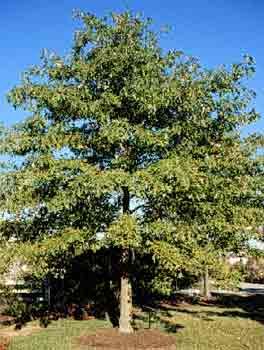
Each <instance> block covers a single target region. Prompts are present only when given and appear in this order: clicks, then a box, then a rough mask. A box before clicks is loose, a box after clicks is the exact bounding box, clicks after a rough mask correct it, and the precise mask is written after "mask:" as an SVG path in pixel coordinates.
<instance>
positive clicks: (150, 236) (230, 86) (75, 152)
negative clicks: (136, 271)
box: [0, 12, 263, 332]
mask: <svg viewBox="0 0 264 350" xmlns="http://www.w3.org/2000/svg"><path fill="white" fill-rule="evenodd" d="M77 17H78V19H80V20H81V21H82V29H81V30H79V31H77V32H76V33H75V37H74V41H73V45H72V48H71V50H70V53H69V55H68V56H66V57H61V56H59V55H56V54H53V53H49V52H46V51H45V52H44V54H43V57H42V60H41V63H40V64H39V65H38V66H34V67H32V68H30V69H29V70H28V71H27V72H26V73H25V74H24V77H23V80H22V82H21V83H20V84H19V85H18V86H15V87H14V89H12V90H11V92H10V93H9V95H8V99H9V102H10V103H11V104H12V105H13V106H14V107H15V108H23V109H24V110H25V111H27V113H28V115H29V116H28V117H27V118H25V119H24V120H23V121H22V122H21V123H18V124H16V125H15V126H13V127H11V128H10V129H8V130H3V132H2V137H1V152H2V154H8V155H11V156H13V157H19V159H20V158H21V160H20V161H15V162H14V164H13V166H12V167H11V168H10V169H8V170H7V171H5V172H3V173H2V175H1V203H0V205H1V210H2V213H3V217H2V221H1V233H2V236H3V238H5V239H6V240H7V239H9V238H11V237H12V238H15V239H16V240H17V242H18V244H17V245H15V246H16V248H17V250H16V253H17V254H20V256H23V257H24V259H25V260H27V261H29V262H30V266H32V269H33V268H34V271H35V272H37V273H38V274H42V275H45V274H46V273H54V274H61V275H63V268H61V266H63V263H65V265H66V264H67V262H68V261H70V259H71V258H72V257H75V256H78V255H81V254H83V253H84V252H89V251H91V252H92V251H96V250H98V249H100V248H104V249H105V248H107V249H111V248H113V247H115V249H117V251H119V252H120V266H119V267H118V268H120V276H121V287H122V288H123V291H125V296H124V300H125V302H124V303H123V309H122V302H121V318H120V322H121V321H122V320H121V319H122V315H123V316H124V315H126V318H127V322H124V323H123V327H121V328H122V330H123V331H125V332H126V331H130V328H129V313H130V311H129V308H127V307H126V305H125V304H126V302H127V300H128V299H131V296H129V293H130V291H129V280H130V279H131V277H133V273H132V271H133V268H132V266H133V259H132V257H133V256H135V257H137V254H138V255H140V254H143V253H145V254H148V255H150V256H151V257H152V258H153V259H154V260H155V261H156V262H157V263H158V264H159V266H160V269H161V270H160V271H167V273H175V272H176V271H181V270H184V269H186V270H194V269H197V271H198V270H200V267H199V266H200V265H203V264H205V263H208V261H207V260H210V259H211V258H210V257H211V256H213V257H214V258H215V257H216V256H219V255H221V254H224V253H225V252H227V251H229V250H234V249H241V248H242V247H244V246H245V242H248V240H249V239H250V238H252V237H254V235H255V232H256V228H257V227H258V225H259V224H261V223H263V209H262V208H263V190H262V189H263V163H262V161H263V160H261V159H260V157H258V154H257V153H256V149H257V148H258V147H260V146H261V144H262V137H261V136H257V135H252V136H250V137H248V138H246V139H243V140H242V138H241V128H242V127H243V126H246V125H248V124H250V123H252V122H254V121H255V120H257V119H258V118H259V115H258V113H257V112H256V111H255V109H253V108H251V103H252V99H253V98H254V93H253V92H252V91H251V90H250V89H248V88H247V86H246V79H247V78H248V77H250V76H251V75H252V74H253V73H254V70H255V64H254V60H253V59H252V58H251V57H250V56H245V57H244V60H243V62H241V63H236V64H233V65H232V66H231V67H230V68H228V67H225V66H223V67H220V68H217V69H212V70H210V69H205V68H203V67H202V66H201V65H200V63H199V62H198V61H197V60H196V59H194V58H192V57H188V56H186V55H184V54H183V53H182V52H180V51H177V50H170V51H165V50H162V49H161V47H160V43H159V37H158V34H157V33H154V32H153V31H152V30H150V24H151V22H150V20H148V19H147V20H145V19H144V18H142V17H141V16H138V15H134V14H132V13H130V12H125V13H121V14H112V15H111V16H109V17H105V18H98V17H97V16H94V15H92V14H89V13H83V12H79V13H78V14H77ZM58 261H61V262H63V263H62V264H59V265H58V264H57V263H58ZM210 261H212V259H211V260H210ZM57 266H60V269H59V271H58V269H57ZM123 282H124V283H123ZM122 283H123V284H122ZM121 294H122V291H121ZM122 310H123V311H122ZM123 320H124V318H123ZM121 323H122V322H121Z"/></svg>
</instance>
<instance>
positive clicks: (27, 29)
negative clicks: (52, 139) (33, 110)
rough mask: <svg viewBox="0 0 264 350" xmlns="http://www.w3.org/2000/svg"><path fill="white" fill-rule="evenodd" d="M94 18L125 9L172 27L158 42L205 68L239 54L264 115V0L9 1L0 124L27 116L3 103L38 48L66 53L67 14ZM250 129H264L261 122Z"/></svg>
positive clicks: (3, 6)
mask: <svg viewBox="0 0 264 350" xmlns="http://www.w3.org/2000/svg"><path fill="white" fill-rule="evenodd" d="M74 8H79V9H82V10H87V11H89V12H93V13H95V14H98V15H104V14H106V13H108V12H110V11H122V10H125V9H127V8H129V9H131V10H134V11H140V12H143V13H144V14H145V15H146V16H149V17H152V18H153V19H154V20H155V24H156V26H157V27H161V26H163V25H166V24H168V25H170V26H172V29H173V30H172V32H171V33H170V34H169V36H168V37H167V38H163V39H162V46H163V47H164V48H176V49H180V50H183V51H184V52H186V53H188V54H191V55H193V56H196V57H198V58H199V59H200V60H201V62H202V63H203V64H204V65H206V66H207V67H214V66H217V65H220V64H222V63H224V64H229V63H232V62H237V61H239V60H240V59H241V57H242V55H243V54H244V53H249V54H251V55H253V56H254V57H255V59H256V61H257V74H256V77H255V78H254V80H253V81H251V82H250V86H251V87H253V88H254V89H255V90H256V92H257V100H256V107H257V109H258V110H259V111H260V112H261V113H262V114H263V116H264V40H263V38H264V25H263V18H264V1H263V0H185V1H179V0H163V1H158V0H117V1H114V0H93V1H88V0H45V1H44V0H10V1H0V23H1V35H0V48H1V55H0V120H1V121H2V122H4V123H5V124H6V125H10V124H12V123H14V122H16V121H19V120H21V119H22V118H23V117H25V116H27V114H26V113H25V112H21V111H14V110H13V109H12V107H11V106H9V105H8V104H7V102H6V98H5V95H6V93H7V92H8V90H9V89H10V88H11V87H13V86H14V85H15V84H17V83H18V82H19V78H20V74H21V72H22V71H24V70H25V69H26V68H27V67H28V66H30V65H31V64H34V63H37V62H39V56H40V52H41V49H42V48H48V49H51V50H53V51H56V52H57V53H59V54H65V53H67V49H68V48H69V47H70V45H71V39H72V35H73V30H74V29H75V28H77V27H78V23H76V22H75V21H73V20H72V10H73V9H74ZM251 130H256V131H262V132H263V131H264V119H263V118H262V120H261V121H260V122H259V123H257V124H256V125H255V126H254V127H253V128H252V127H251Z"/></svg>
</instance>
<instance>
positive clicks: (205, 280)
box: [202, 266, 211, 299]
mask: <svg viewBox="0 0 264 350" xmlns="http://www.w3.org/2000/svg"><path fill="white" fill-rule="evenodd" d="M202 296H203V297H204V298H206V299H210V297H211V293H210V284H209V273H208V266H205V267H204V271H203V275H202Z"/></svg>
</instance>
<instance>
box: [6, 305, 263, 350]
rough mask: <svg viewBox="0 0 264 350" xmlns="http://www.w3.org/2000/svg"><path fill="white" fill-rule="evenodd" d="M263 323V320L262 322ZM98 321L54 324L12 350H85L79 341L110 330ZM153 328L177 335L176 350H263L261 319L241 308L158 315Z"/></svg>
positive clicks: (141, 321) (143, 319)
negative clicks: (80, 336) (92, 332)
mask: <svg viewBox="0 0 264 350" xmlns="http://www.w3.org/2000/svg"><path fill="white" fill-rule="evenodd" d="M263 319H264V318H263ZM136 324H137V325H138V327H147V325H148V315H147V314H141V315H140V316H139V318H138V319H137V320H136ZM108 326H109V325H107V323H106V322H104V321H99V320H91V321H72V320H60V321H57V322H53V323H52V324H51V325H50V326H49V327H48V328H46V329H41V330H39V331H37V332H36V333H34V334H32V335H31V336H25V337H19V336H18V337H14V338H13V341H12V344H11V346H10V350H33V349H34V350H82V349H84V348H82V349H81V348H80V347H79V346H78V345H77V344H76V337H77V336H78V335H81V334H87V332H91V331H94V330H95V329H97V328H98V327H108ZM152 327H158V328H162V329H163V330H164V331H166V332H169V333H170V334H174V336H175V341H176V346H175V349H176V350H243V349H250V350H262V349H263V348H264V324H262V322H261V315H256V314H254V313H248V312H246V311H243V310H242V309H239V308H226V307H225V308H223V307H215V306H199V305H194V306H188V305H187V306H181V307H179V308H177V309H176V310H175V309H173V310H172V309H166V310H163V311H159V312H158V313H157V314H156V317H155V321H153V323H152Z"/></svg>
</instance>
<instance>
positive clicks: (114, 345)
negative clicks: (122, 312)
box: [78, 329, 175, 350]
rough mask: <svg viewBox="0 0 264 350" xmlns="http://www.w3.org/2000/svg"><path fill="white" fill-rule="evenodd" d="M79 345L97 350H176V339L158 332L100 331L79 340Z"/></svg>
mask: <svg viewBox="0 0 264 350" xmlns="http://www.w3.org/2000/svg"><path fill="white" fill-rule="evenodd" d="M78 343H79V344H80V345H82V346H87V348H92V349H96V350H175V337H174V336H171V335H167V334H164V333H162V332H161V331H158V330H154V329H153V330H139V331H136V332H134V333H133V334H120V333H119V332H118V330H117V329H100V330H98V331H97V332H96V333H94V334H91V335H84V336H81V337H79V338H78Z"/></svg>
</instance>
